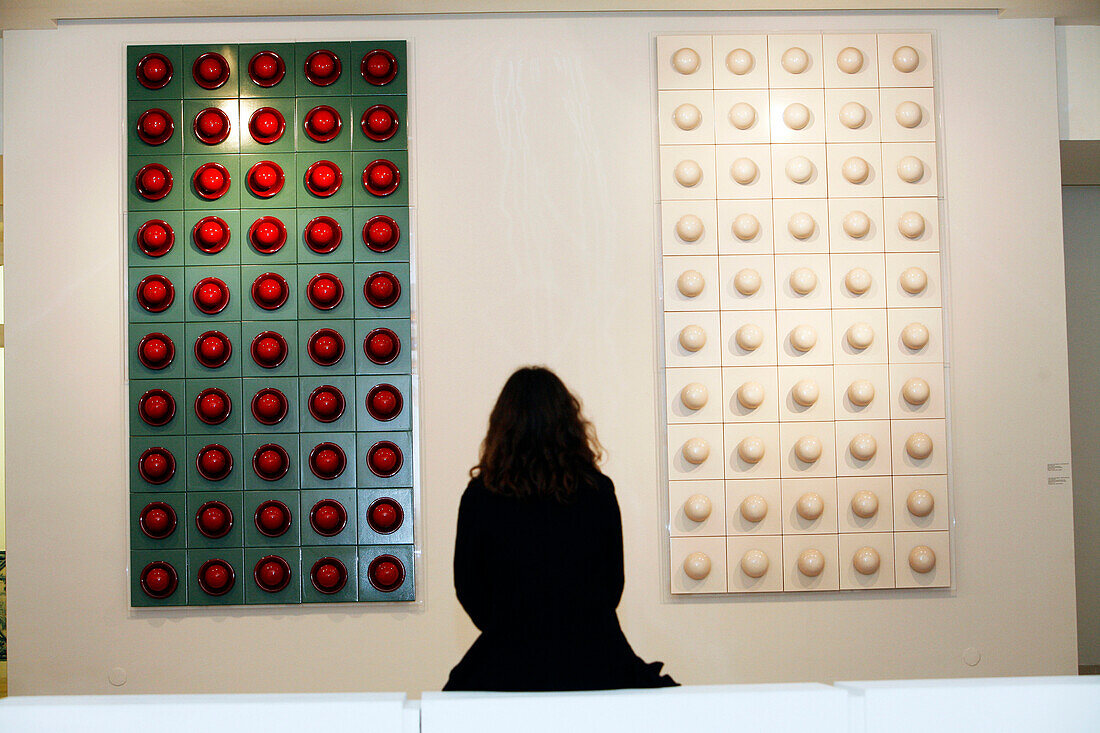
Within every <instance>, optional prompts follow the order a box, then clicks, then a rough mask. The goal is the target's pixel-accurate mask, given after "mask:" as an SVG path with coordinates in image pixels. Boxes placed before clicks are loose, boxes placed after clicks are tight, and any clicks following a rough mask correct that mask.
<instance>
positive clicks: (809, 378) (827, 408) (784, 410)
mask: <svg viewBox="0 0 1100 733" xmlns="http://www.w3.org/2000/svg"><path fill="white" fill-rule="evenodd" d="M803 382H805V383H806V384H805V385H804V384H803ZM795 386H799V388H800V389H802V388H807V387H808V388H812V387H814V386H816V387H817V400H816V401H815V402H813V403H812V404H811V405H809V406H806V405H801V404H799V403H798V402H797V401H796V400H795V391H794V388H795ZM833 392H834V390H833V368H832V367H831V366H785V367H779V419H780V421H781V422H824V421H827V420H832V419H833Z"/></svg>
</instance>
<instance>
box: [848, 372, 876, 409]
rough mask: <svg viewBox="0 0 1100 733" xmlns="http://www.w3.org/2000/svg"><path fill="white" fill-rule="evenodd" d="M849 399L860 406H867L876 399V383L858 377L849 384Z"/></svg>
mask: <svg viewBox="0 0 1100 733" xmlns="http://www.w3.org/2000/svg"><path fill="white" fill-rule="evenodd" d="M847 394H848V400H849V401H850V402H851V403H852V404H853V405H857V406H859V407H866V406H867V405H869V404H871V400H873V399H875V385H873V384H872V383H871V381H870V380H868V379H856V380H855V381H853V382H852V383H851V384H849V385H848V393H847Z"/></svg>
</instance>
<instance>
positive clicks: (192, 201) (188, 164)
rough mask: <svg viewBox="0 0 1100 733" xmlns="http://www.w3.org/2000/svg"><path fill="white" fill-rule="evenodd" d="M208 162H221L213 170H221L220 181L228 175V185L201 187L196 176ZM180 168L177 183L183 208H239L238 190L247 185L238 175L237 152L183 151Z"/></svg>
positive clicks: (239, 167) (221, 209)
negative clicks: (195, 152) (215, 187)
mask: <svg viewBox="0 0 1100 733" xmlns="http://www.w3.org/2000/svg"><path fill="white" fill-rule="evenodd" d="M208 166H220V168H215V169H214V170H216V171H217V172H218V173H219V174H220V177H221V178H220V179H221V180H222V181H224V180H225V179H226V178H228V181H229V185H228V186H224V188H219V189H216V190H211V191H206V190H205V189H200V188H199V186H200V183H199V181H198V179H199V176H200V174H201V172H202V171H204V170H206V169H207V167H208ZM181 171H182V175H181V176H180V180H178V181H176V185H179V186H181V187H182V189H183V191H182V194H183V208H184V209H188V210H190V209H200V210H203V211H219V210H220V211H226V210H232V209H238V208H240V206H241V190H242V189H245V190H247V188H248V187H247V186H246V185H245V182H244V177H243V176H242V175H241V164H240V156H238V155H236V154H234V153H222V154H220V155H219V154H212V153H202V154H197V155H184V156H183V168H182V169H181ZM173 192H174V189H173Z"/></svg>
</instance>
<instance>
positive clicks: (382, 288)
mask: <svg viewBox="0 0 1100 733" xmlns="http://www.w3.org/2000/svg"><path fill="white" fill-rule="evenodd" d="M370 294H371V296H372V297H374V299H375V300H380V301H383V302H384V301H386V300H389V299H390V298H391V297H393V281H392V280H390V279H389V278H388V277H381V276H379V277H376V278H373V279H372V280H371V281H370Z"/></svg>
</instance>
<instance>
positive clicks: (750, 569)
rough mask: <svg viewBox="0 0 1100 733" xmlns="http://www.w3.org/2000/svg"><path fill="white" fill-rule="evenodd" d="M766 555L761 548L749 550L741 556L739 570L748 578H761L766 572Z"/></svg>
mask: <svg viewBox="0 0 1100 733" xmlns="http://www.w3.org/2000/svg"><path fill="white" fill-rule="evenodd" d="M769 564H770V563H769V562H768V556H767V555H766V554H765V553H764V551H763V550H749V551H748V552H746V553H745V554H744V555H742V556H741V572H743V573H744V574H745V575H747V576H749V577H750V578H762V577H764V573H766V572H768V565H769Z"/></svg>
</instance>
